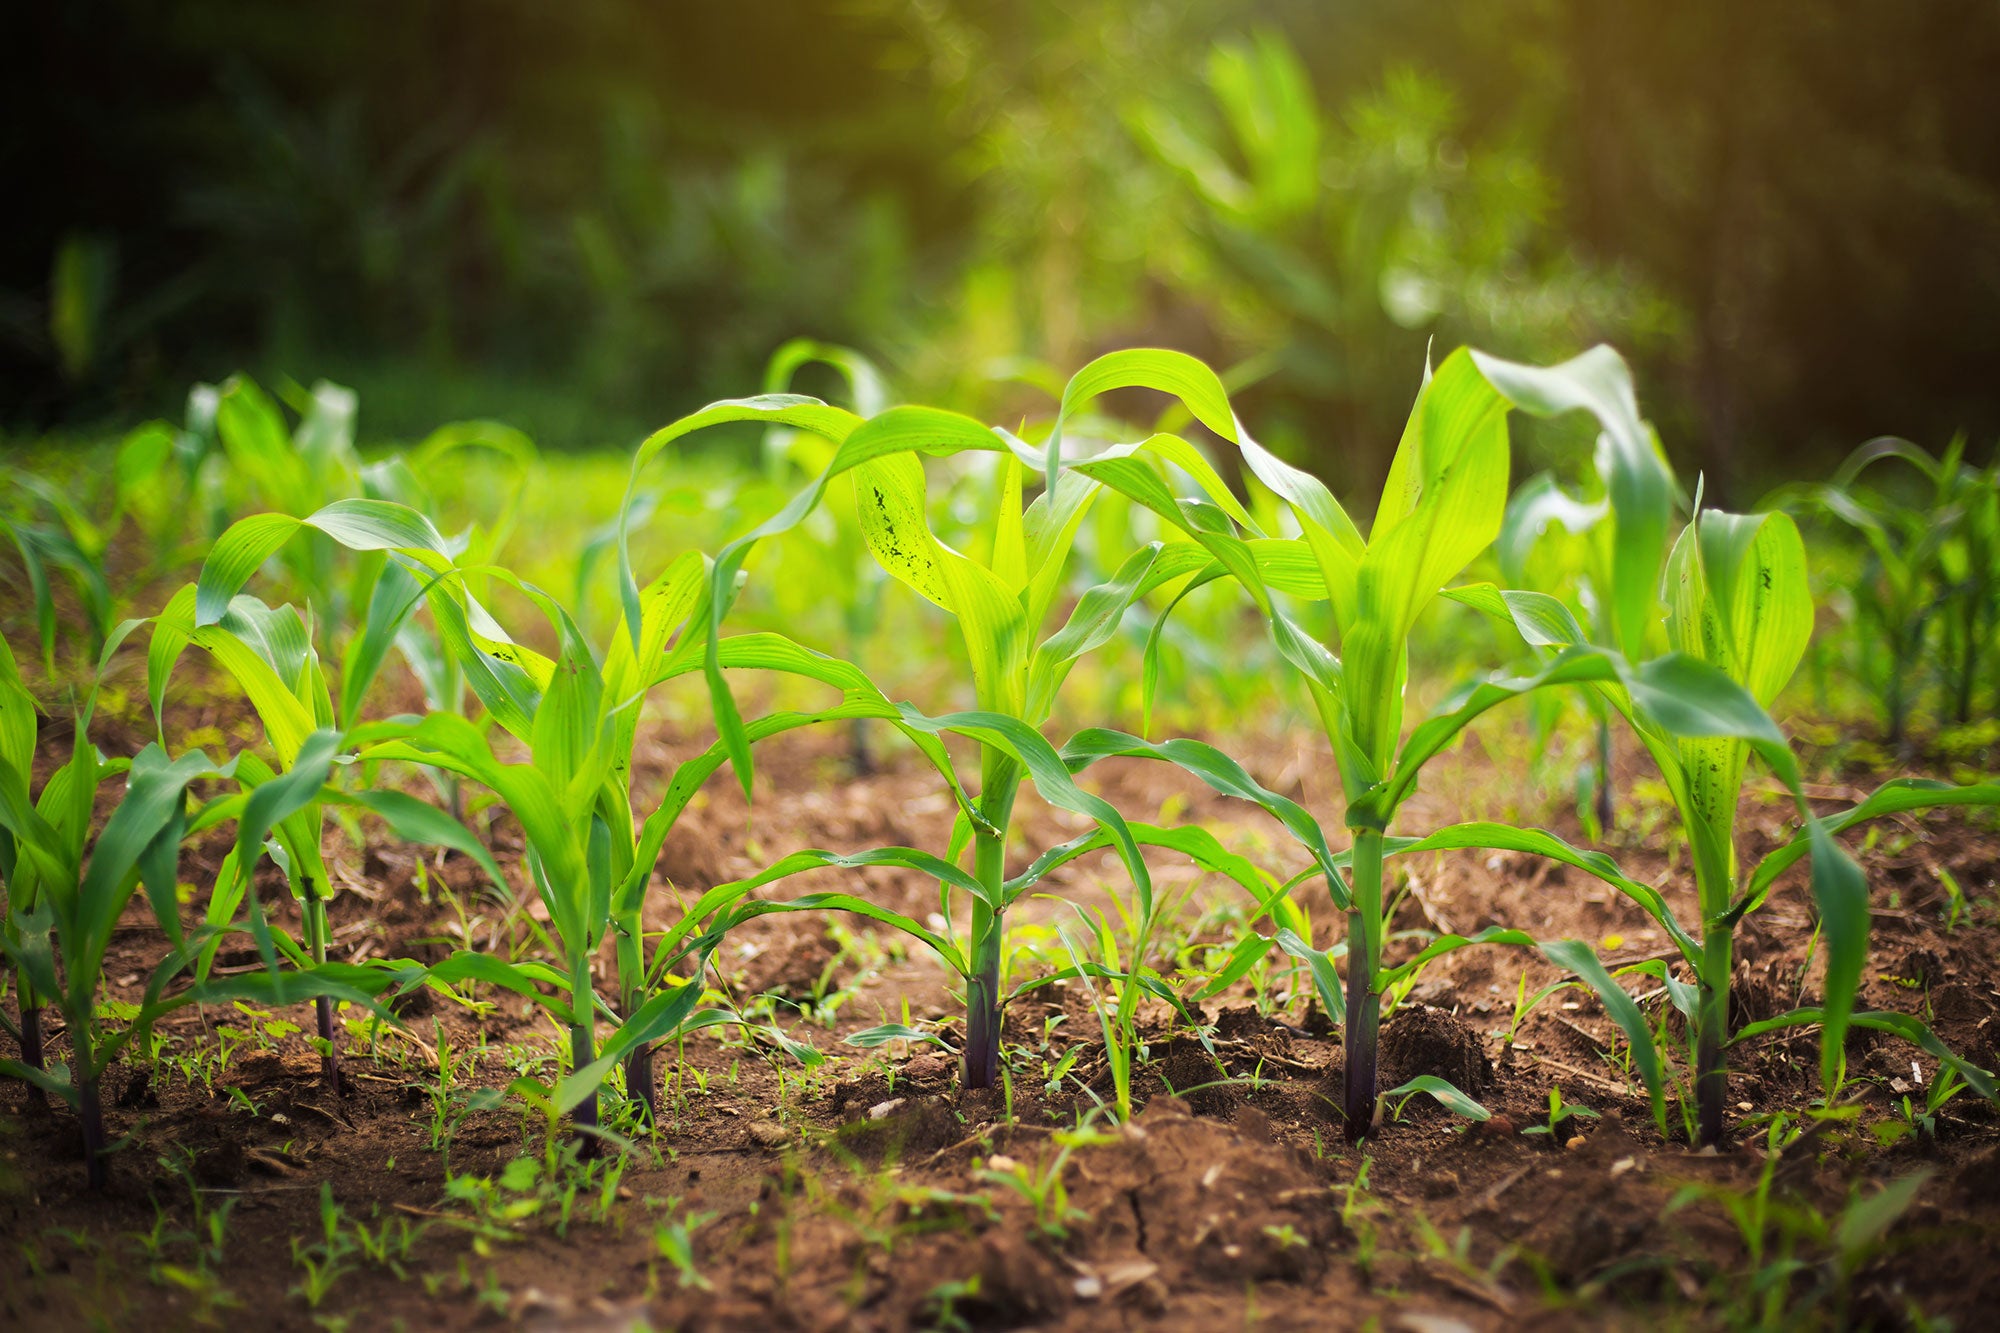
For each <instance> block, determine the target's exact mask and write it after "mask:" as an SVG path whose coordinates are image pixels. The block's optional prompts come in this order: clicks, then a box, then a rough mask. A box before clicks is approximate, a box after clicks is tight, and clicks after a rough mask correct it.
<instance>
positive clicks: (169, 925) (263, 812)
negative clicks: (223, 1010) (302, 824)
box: [0, 621, 366, 1188]
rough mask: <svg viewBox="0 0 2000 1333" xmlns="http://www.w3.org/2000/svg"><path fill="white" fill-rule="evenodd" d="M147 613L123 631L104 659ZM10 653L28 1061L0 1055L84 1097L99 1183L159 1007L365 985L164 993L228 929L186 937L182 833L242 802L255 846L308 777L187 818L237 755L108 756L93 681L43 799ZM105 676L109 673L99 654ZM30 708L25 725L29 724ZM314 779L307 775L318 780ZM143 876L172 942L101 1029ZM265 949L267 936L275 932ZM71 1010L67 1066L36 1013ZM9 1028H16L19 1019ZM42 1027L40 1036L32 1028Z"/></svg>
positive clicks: (6, 654)
mask: <svg viewBox="0 0 2000 1333" xmlns="http://www.w3.org/2000/svg"><path fill="white" fill-rule="evenodd" d="M138 623H139V622H136V621H128V622H126V623H125V624H123V625H121V626H120V627H119V628H118V629H117V630H115V631H114V632H113V633H112V635H111V638H110V641H109V642H108V643H107V645H106V648H105V656H106V658H107V659H108V658H109V655H110V654H111V653H112V652H113V651H115V650H116V648H117V647H118V645H119V644H120V642H122V641H123V639H124V638H125V636H126V635H127V634H128V633H129V632H130V631H131V630H132V629H134V628H136V627H137V625H138ZM12 668H13V657H12V654H11V652H10V651H7V650H4V649H0V693H4V694H5V695H6V696H7V698H6V702H5V704H4V705H0V709H4V713H0V723H4V727H0V829H4V830H5V835H6V836H5V837H4V838H0V880H4V882H5V884H6V887H7V895H8V910H7V924H6V931H5V933H4V934H0V951H4V952H5V954H6V956H7V960H8V962H9V963H10V964H11V965H12V966H13V967H14V969H15V971H16V974H17V977H18V993H19V995H20V996H21V1002H22V1022H21V1026H20V1028H19V1029H18V1030H17V1031H16V1032H15V1034H14V1035H15V1036H16V1037H17V1038H18V1039H19V1040H20V1042H21V1046H22V1050H23V1059H21V1060H4V1061H0V1073H6V1074H9V1075H12V1076H14V1077H17V1078H23V1079H26V1080H27V1081H28V1082H30V1083H31V1084H33V1085H34V1086H35V1087H37V1088H39V1089H40V1090H42V1091H43V1092H46V1093H52V1094H54V1095H55V1096H57V1097H60V1098H61V1099H62V1100H64V1101H66V1102H68V1103H69V1104H70V1105H71V1106H72V1107H73V1108H75V1110H76V1112H77V1116H78V1120H79V1123H80V1126H81V1129H82V1134H83V1142H84V1160H85V1169H86V1174H87V1176H88V1178H89V1181H90V1184H91V1186H92V1187H93V1188H97V1187H101V1186H102V1185H103V1184H104V1181H105V1163H104V1152H105V1142H104V1122H103V1107H102V1101H101V1097H100V1094H99V1079H100V1078H101V1076H102V1075H103V1073H104V1070H105V1069H106V1068H107V1067H108V1066H109V1065H110V1063H111V1062H112V1061H113V1060H114V1059H116V1058H117V1056H118V1055H119V1053H120V1052H121V1051H123V1050H124V1049H125V1048H126V1047H127V1045H128V1044H135V1045H136V1048H137V1049H139V1050H141V1051H145V1050H147V1049H148V1048H149V1045H150V1041H149V1034H150V1031H151V1027H152V1024H153V1023H154V1022H155V1021H156V1020H157V1019H158V1018H159V1017H160V1016H161V1015H163V1014H166V1013H170V1012H172V1011H173V1010H175V1009H178V1008H180V1007H182V1006H184V1005H187V1004H191V1003H212V1002H215V1001H219V1000H223V999H233V998H238V997H241V998H248V999H254V1000H258V1001H261V1002H264V1003H292V1002H296V1001H298V1000H301V999H305V998H312V997H314V996H320V995H326V996H334V997H339V998H349V999H355V1000H361V1001H363V1002H366V996H365V995H364V994H362V993H361V992H359V991H357V990H355V989H354V988H353V987H352V986H351V985H348V984H345V983H344V982H342V981H338V980H335V979H333V978H332V976H331V974H327V973H322V974H317V975H315V974H313V973H311V972H310V971H302V972H301V971H293V972H280V971H278V970H277V969H276V967H275V960H273V962H274V966H273V967H272V968H270V969H269V970H266V971H260V972H257V973H253V974H247V975H244V976H238V977H231V978H216V979H205V980H204V981H203V982H202V983H201V984H198V985H196V986H192V987H188V988H185V989H183V990H181V991H179V992H178V993H176V994H174V995H171V996H168V995H166V994H165V988H166V986H167V984H168V983H169V982H170V981H171V980H172V979H173V978H174V977H175V976H176V975H177V974H179V973H180V972H181V971H182V970H183V969H184V968H186V967H187V966H189V965H190V964H191V963H192V962H193V961H194V959H195V958H196V957H197V956H198V955H199V954H200V952H201V951H202V948H203V946H204V945H205V944H206V943H207V942H208V941H209V939H210V938H211V937H212V936H214V935H216V934H218V933H219V932H218V931H217V930H216V929H215V928H213V927H209V928H204V929H203V930H202V931H200V932H197V933H196V934H194V935H192V936H187V937H183V934H182V930H181V923H180V919H179V905H178V902H177V900H176V897H175V871H176V867H177V865H178V857H179V849H180V845H181V840H182V838H183V837H184V836H186V835H187V834H188V833H189V832H190V831H194V830H198V829H200V828H202V827H206V826H207V825H208V824H211V823H213V822H215V821H216V820H217V819H219V818H221V817H223V814H225V813H233V814H235V815H237V816H238V819H239V835H238V849H239V851H241V849H242V848H243V846H244V844H245V843H252V844H259V843H261V842H262V841H263V838H264V836H265V834H266V833H267V832H268V830H269V828H270V826H271V824H273V823H276V822H278V821H280V820H282V819H284V818H286V817H288V816H289V815H290V814H291V813H292V811H293V810H294V809H296V808H297V807H298V806H299V805H300V804H301V803H302V802H303V800H304V799H305V795H306V794H307V793H306V792H305V790H303V789H302V786H301V784H297V783H293V784H277V783H273V784H269V785H268V786H267V787H266V788H265V789H264V790H263V791H262V792H261V793H259V794H258V795H256V796H254V797H252V798H250V799H248V800H245V799H243V798H228V799H225V800H224V801H220V802H216V803H212V804H211V805H210V806H208V807H205V808H204V809H203V811H202V812H201V813H200V814H199V815H198V816H196V818H195V819H193V820H190V819H189V817H188V812H187V792H188V788H189V787H190V785H192V784H193V783H195V782H197V781H199V780H201V779H204V778H213V779H227V778H229V777H231V776H232V774H233V771H234V769H235V768H236V767H237V763H238V761H232V762H231V763H230V764H227V765H217V764H216V763H214V762H213V761H212V760H210V759H209V757H208V756H207V755H206V754H204V753H202V752H201V751H199V750H195V751H191V752H190V753H188V754H185V755H182V756H180V757H179V758H177V759H170V758H169V757H168V755H167V752H166V750H165V749H164V748H163V747H161V746H160V745H159V744H157V743H154V744H151V745H148V746H147V747H146V748H145V749H143V750H141V751H140V752H139V753H138V754H137V755H136V756H134V757H133V758H132V759H131V760H129V761H128V760H108V759H106V758H105V757H104V756H103V755H102V754H101V753H99V752H98V750H97V747H96V746H95V745H93V744H92V743H91V742H90V740H89V728H90V719H91V714H92V712H93V711H94V709H95V705H96V698H97V691H96V689H95V688H94V687H93V688H92V690H91V691H90V692H89V694H88V695H87V697H86V699H85V702H84V704H83V706H82V707H81V709H80V710H79V712H78V715H77V720H76V728H75V742H74V745H73V748H72V753H71V756H70V759H69V761H68V762H67V763H65V764H64V765H63V766H62V767H61V768H59V769H57V770H56V771H55V772H54V773H53V774H52V775H51V776H50V777H49V780H48V781H47V782H46V783H45V784H43V788H42V791H41V793H40V794H39V796H35V797H33V798H32V799H31V795H30V791H29V774H30V771H31V768H30V760H31V758H32V755H33V744H34V726H33V715H32V712H31V711H30V709H31V702H30V701H29V699H28V698H27V695H26V692H25V691H24V690H22V689H21V688H20V685H19V680H18V677H17V676H15V675H14V673H13V670H12ZM99 674H100V677H101V674H102V663H100V670H99ZM24 717H25V718H26V719H27V721H26V725H25V726H23V725H22V723H21V719H22V718H24ZM118 778H123V779H124V780H125V790H124V794H123V795H122V796H121V797H120V798H119V799H118V801H117V804H116V807H115V808H114V810H113V811H112V814H111V816H110V818H109V819H108V820H107V821H106V822H105V824H104V827H103V829H102V830H101V831H100V832H99V833H98V835H97V837H96V839H95V841H94V842H93V841H92V840H91V837H90V832H91V821H90V816H91V812H92V809H93V807H94V805H95V802H96V800H97V795H98V790H99V788H100V787H102V786H103V785H104V784H106V783H107V782H111V781H113V780H115V779H118ZM317 785H318V784H317V782H314V783H312V784H311V787H312V788H314V789H316V788H317ZM142 883H143V885H144V887H145V890H146V897H147V901H148V903H149V904H150V906H151V908H152V911H153V916H154V920H155V922H156V923H157V924H158V926H159V927H160V929H161V930H162V932H163V933H164V934H165V935H166V936H167V938H168V940H169V942H170V944H171V945H172V946H173V947H172V948H171V949H170V950H169V951H168V953H167V955H166V957H165V958H164V959H162V960H161V962H160V963H159V964H158V966H157V967H155V968H154V970H153V973H152V976H151V978H150V979H149V981H148V982H147V985H146V989H145V994H144V998H143V1000H142V1001H141V1002H140V1004H139V1005H138V1006H137V1007H136V1008H135V1009H134V1010H133V1011H132V1017H131V1021H130V1023H129V1024H128V1025H127V1026H126V1027H125V1028H124V1029H123V1030H121V1031H118V1032H110V1031H107V1030H106V1029H105V1025H104V1022H103V1018H102V1017H101V1006H100V1004H99V1001H98V991H99V987H100V984H101V982H102V979H103V967H104V958H105V953H106V951H107V950H108V948H109V947H110V943H111V936H112V932H113V931H114V930H115V929H116V926H117V923H118V918H119V916H120V914H121V913H123V911H124V910H125V905H126V903H127V902H129V901H130V900H131V898H132V895H133V894H134V893H135V892H137V891H138V889H139V887H140V885H141V884H142ZM267 947H268V943H267ZM44 1003H47V1004H53V1005H54V1006H55V1007H56V1009H57V1010H58V1011H59V1012H60V1013H61V1014H62V1017H63V1022H64V1025H65V1027H66V1029H67V1031H68V1034H69V1042H70V1059H69V1061H68V1064H67V1066H59V1065H55V1064H53V1063H51V1062H50V1061H49V1059H48V1056H47V1052H46V1051H45V1050H44V1049H42V1043H41V1040H40V1036H39V1026H40V1024H39V1014H37V1013H34V1012H33V1011H34V1010H36V1009H38V1008H39V1007H40V1006H41V1005H42V1004H44ZM10 1026H11V1025H10ZM31 1033H32V1034H34V1035H32V1036H31V1035H30V1034H31Z"/></svg>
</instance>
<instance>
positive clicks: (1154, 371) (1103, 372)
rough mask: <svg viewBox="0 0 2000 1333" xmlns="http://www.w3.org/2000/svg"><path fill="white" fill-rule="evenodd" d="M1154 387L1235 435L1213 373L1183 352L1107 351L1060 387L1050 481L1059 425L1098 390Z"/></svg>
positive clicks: (1056, 467) (1057, 470)
mask: <svg viewBox="0 0 2000 1333" xmlns="http://www.w3.org/2000/svg"><path fill="white" fill-rule="evenodd" d="M1129 388H1140V389H1158V390H1160V391H1161V392H1163V393H1169V394H1172V395H1173V396H1174V397H1175V398H1178V399H1179V400H1180V401H1181V404H1182V405H1183V406H1185V407H1186V408H1187V410H1188V412H1189V413H1190V414H1192V415H1193V417H1194V419H1195V420H1197V421H1199V422H1200V423H1201V424H1202V425H1204V426H1206V427H1208V428H1209V429H1210V430H1212V431H1214V432H1215V433H1216V434H1217V435H1220V436H1222V438H1224V439H1226V440H1233V439H1235V438H1236V414H1235V413H1234V412H1232V411H1231V410H1230V407H1229V394H1228V392H1227V391H1226V390H1224V389H1223V387H1222V381H1221V380H1219V379H1217V378H1216V376H1215V372H1214V371H1212V370H1210V369H1209V368H1208V367H1207V366H1206V365H1204V364H1202V363H1201V362H1200V361H1198V360H1196V359H1195V358H1194V357H1191V356H1189V355H1188V354H1187V353H1185V352H1173V351H1166V350H1163V349H1160V348H1151V347H1133V348H1127V349H1125V350H1123V351H1118V352H1107V353H1106V354H1105V355H1103V356H1100V357H1098V358H1097V359H1096V360H1095V361H1092V362H1091V363H1090V364H1089V365H1087V366H1085V367H1084V368H1083V369H1081V370H1079V371H1077V372H1076V374H1074V375H1072V376H1070V379H1069V383H1068V384H1066V385H1064V386H1063V393H1062V404H1061V407H1060V408H1059V410H1058V411H1057V414H1056V424H1055V429H1054V430H1052V431H1051V432H1049V443H1048V460H1047V472H1048V485H1049V486H1050V488H1054V486H1055V484H1056V482H1057V481H1058V479H1059V478H1060V477H1061V475H1062V436H1063V426H1064V425H1065V424H1066V423H1067V422H1068V421H1069V420H1070V419H1072V418H1073V417H1074V416H1076V414H1077V413H1078V412H1079V411H1081V410H1082V408H1084V407H1085V406H1086V405H1087V404H1089V403H1090V401H1091V400H1092V399H1094V398H1096V397H1097V396H1098V395H1099V394H1104V393H1109V392H1110V391H1111V390H1113V389H1129Z"/></svg>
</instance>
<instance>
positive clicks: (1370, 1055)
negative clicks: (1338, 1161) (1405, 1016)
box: [1342, 828, 1382, 1142]
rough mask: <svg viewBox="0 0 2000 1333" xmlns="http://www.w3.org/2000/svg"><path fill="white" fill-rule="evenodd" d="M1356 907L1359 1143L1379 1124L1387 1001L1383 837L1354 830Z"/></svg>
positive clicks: (1350, 948) (1351, 1078) (1350, 1019)
mask: <svg viewBox="0 0 2000 1333" xmlns="http://www.w3.org/2000/svg"><path fill="white" fill-rule="evenodd" d="M1352 866H1353V869H1352V875H1353V890H1354V897H1353V907H1352V908H1351V909H1350V910H1349V911H1348V914H1347V1033H1346V1048H1347V1049H1346V1055H1347V1095H1346V1099H1345V1103H1344V1105H1343V1107H1342V1110H1343V1112H1344V1114H1345V1115H1346V1117H1347V1137H1348V1140H1349V1141H1350V1142H1355V1141H1358V1140H1360V1139H1361V1138H1362V1137H1364V1136H1365V1135H1366V1134H1367V1133H1368V1130H1369V1128H1370V1127H1371V1126H1372V1125H1373V1124H1374V1122H1375V1051H1376V1038H1377V1034H1378V1029H1379V1028H1380V1026H1381V1022H1382V997H1381V995H1380V994H1379V993H1378V992H1377V991H1376V989H1375V973H1376V971H1377V969H1378V968H1379V967H1380V965H1381V958H1382V833H1381V830H1379V829H1367V828H1358V829H1355V830H1354V853H1353V863H1352Z"/></svg>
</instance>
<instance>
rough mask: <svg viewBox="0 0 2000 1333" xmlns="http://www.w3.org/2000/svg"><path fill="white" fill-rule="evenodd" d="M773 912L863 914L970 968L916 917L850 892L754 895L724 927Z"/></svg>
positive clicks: (956, 966) (959, 969)
mask: <svg viewBox="0 0 2000 1333" xmlns="http://www.w3.org/2000/svg"><path fill="white" fill-rule="evenodd" d="M898 850H902V849H898ZM864 855H865V853H864ZM884 864H893V862H885V863H884ZM911 868H912V869H916V868H918V867H916V866H912V867H911ZM926 873H929V872H926ZM773 912H847V913H850V914H852V915H854V916H859V917H863V918H866V919H867V920H870V921H875V922H879V923H881V924H882V925H885V926H889V927H891V928H893V929H895V930H899V931H901V932H902V933H903V934H905V935H908V936H910V937H911V938H912V939H916V940H921V941H922V942H923V943H925V944H927V945H929V946H930V948H931V950H932V952H934V953H936V954H937V956H938V959H939V961H941V962H942V963H944V965H945V966H946V967H949V968H950V969H951V970H952V971H954V972H956V973H958V974H959V975H960V976H964V975H965V974H966V973H967V972H968V971H970V970H971V965H970V964H969V963H968V962H967V961H966V958H965V955H964V953H963V952H961V951H960V950H959V948H958V947H957V946H956V945H954V944H953V943H952V942H951V941H950V940H948V939H946V938H944V937H943V936H942V935H939V934H938V933H937V932H936V931H933V930H931V929H930V928H929V927H927V926H923V925H920V924H918V923H917V921H916V920H914V919H913V918H911V917H907V916H905V915H903V914H902V913H901V912H894V911H891V910H889V909H888V908H886V907H883V906H881V905H880V904H879V903H872V902H869V901H868V900H867V899H866V898H857V897H855V896H854V895H853V894H851V893H808V894H805V895H803V896H801V897H798V898H791V899H787V900H785V901H782V902H776V901H772V900H769V899H762V898H759V899H754V900H751V901H748V902H744V903H742V904H740V905H739V906H737V907H736V908H734V909H733V910H732V911H731V913H730V917H729V921H728V927H729V928H734V927H735V926H737V925H740V924H742V923H743V922H745V921H748V920H751V919H752V918H755V917H759V916H768V915H770V914H771V913H773Z"/></svg>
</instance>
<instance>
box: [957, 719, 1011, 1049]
mask: <svg viewBox="0 0 2000 1333" xmlns="http://www.w3.org/2000/svg"><path fill="white" fill-rule="evenodd" d="M980 768H981V777H982V781H981V785H980V794H979V811H980V813H981V814H982V815H984V816H985V817H986V819H987V821H988V822H989V823H990V824H991V825H992V826H993V827H994V828H995V829H997V830H999V831H998V833H991V834H989V833H982V832H975V833H974V834H973V841H972V873H973V876H974V878H976V879H978V881H979V882H980V884H981V885H983V886H984V887H985V888H986V890H987V895H988V897H990V898H991V899H992V901H993V902H998V901H999V900H1000V894H1001V891H1002V886H1003V885H1004V884H1005V882H1006V879H1007V825H1008V822H1009V821H1010V820H1011V819H1012V818H1013V813H1014V797H1015V795H1016V793H1018V792H1019V791H1020V787H1021V773H1020V769H1019V767H1018V766H1017V765H1016V764H1015V763H1014V761H1013V760H1012V759H1010V758H1008V757H1007V756H1005V755H1002V754H999V753H997V752H996V751H993V750H988V751H986V752H985V754H984V755H983V756H982V762H981V765H980ZM1001 942H1002V940H1001V914H1000V912H998V911H997V910H995V908H994V907H993V906H992V905H991V904H990V903H988V902H983V901H980V900H978V899H974V900H973V903H972V939H971V944H972V956H971V960H970V961H971V964H972V967H971V972H970V974H969V975H967V977H966V979H965V1057H964V1069H963V1076H964V1082H965V1086H966V1087H968V1088H990V1087H992V1086H993V1085H994V1084H995V1083H997V1082H998V1081H999V1078H1000V951H1001Z"/></svg>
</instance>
